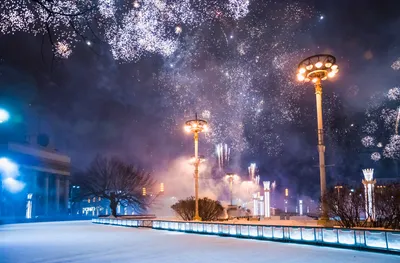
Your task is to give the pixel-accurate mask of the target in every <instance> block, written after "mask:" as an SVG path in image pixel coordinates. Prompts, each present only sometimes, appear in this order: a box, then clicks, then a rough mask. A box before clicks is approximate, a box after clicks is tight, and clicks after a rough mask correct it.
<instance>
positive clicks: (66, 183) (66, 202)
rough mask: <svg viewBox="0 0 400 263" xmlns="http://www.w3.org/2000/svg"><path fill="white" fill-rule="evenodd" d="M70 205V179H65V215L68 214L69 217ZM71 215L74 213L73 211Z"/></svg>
mask: <svg viewBox="0 0 400 263" xmlns="http://www.w3.org/2000/svg"><path fill="white" fill-rule="evenodd" d="M68 203H69V179H68V178H65V180H64V209H65V214H67V215H68ZM71 210H72V209H71ZM71 213H72V211H71Z"/></svg>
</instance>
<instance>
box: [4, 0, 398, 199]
mask: <svg viewBox="0 0 400 263" xmlns="http://www.w3.org/2000/svg"><path fill="white" fill-rule="evenodd" d="M16 2H19V1H12V0H6V1H4V3H1V4H0V7H1V9H0V10H1V11H0V14H2V17H3V18H4V21H5V20H7V19H9V18H10V17H8V16H5V15H4V14H9V13H10V9H12V8H11V5H10V3H16ZM25 2H31V1H25ZM95 2H96V1H95ZM99 2H100V1H99ZM124 2H128V4H127V3H125V4H122V3H124ZM131 2H133V1H116V8H117V9H116V10H118V12H119V13H118V12H117V13H118V14H114V15H115V16H116V17H118V18H120V19H119V20H118V22H120V26H121V27H122V28H124V30H125V31H122V32H123V33H126V32H127V31H128V29H126V28H127V26H126V27H124V23H125V22H126V21H127V20H123V19H122V17H123V16H124V11H125V14H126V12H127V11H129V10H130V11H131V12H142V13H141V16H140V18H137V19H139V20H140V19H141V20H140V21H141V22H140V23H143V21H142V20H146V19H147V20H150V19H153V20H152V23H156V22H157V23H158V24H157V26H154V25H153V24H146V23H143V24H144V25H145V26H147V27H148V28H145V32H144V33H143V32H142V31H135V32H134V33H132V32H130V34H129V33H126V34H127V35H123V34H121V32H120V33H117V34H116V35H119V36H121V35H123V36H124V37H128V38H130V39H129V40H128V41H127V42H123V41H122V40H121V43H117V44H116V43H114V42H112V41H110V38H109V39H107V40H105V39H106V38H107V35H106V34H105V33H104V28H105V27H111V26H110V25H109V24H107V23H108V22H107V20H101V19H97V20H91V27H92V28H93V31H94V32H95V33H96V34H93V32H89V31H88V30H86V31H85V30H82V32H83V33H82V35H83V36H76V37H75V38H70V37H69V36H66V37H65V35H62V34H59V32H60V31H61V32H62V31H63V30H64V29H63V27H61V29H58V30H59V31H56V32H57V33H55V35H56V36H54V37H53V39H52V41H53V47H52V43H51V41H49V37H48V35H47V34H44V36H43V32H44V31H40V32H39V34H38V35H36V36H34V34H33V31H34V30H33V29H31V28H29V29H27V28H23V30H18V28H17V29H15V28H14V29H15V31H16V32H14V33H13V34H11V31H12V30H11V29H10V28H7V26H4V25H3V26H2V27H0V29H1V30H0V86H1V93H0V96H1V97H0V99H1V100H0V103H1V104H2V106H3V107H6V108H8V109H9V110H10V111H11V113H12V114H13V118H12V121H11V123H9V124H7V125H8V128H9V129H13V131H14V133H13V134H14V136H15V137H18V136H17V135H18V134H20V135H21V136H22V135H23V134H25V133H26V134H37V133H38V132H39V133H46V134H49V136H50V138H51V143H52V145H53V146H54V147H55V148H57V149H59V150H60V151H63V152H66V153H68V154H69V155H70V156H71V158H72V162H73V166H74V167H77V168H81V167H85V166H86V165H87V164H88V163H89V162H90V160H91V159H92V158H93V157H94V156H95V155H96V154H98V153H99V154H103V155H110V156H111V155H116V156H120V157H121V158H124V159H126V160H129V161H132V162H135V163H137V164H140V165H141V166H143V167H146V168H148V169H151V170H153V171H155V172H156V173H157V171H159V170H163V169H166V167H168V165H169V164H170V163H171V162H173V160H175V159H176V158H179V157H182V156H190V155H191V154H192V137H191V136H190V135H187V134H185V133H184V131H183V129H182V126H183V124H184V121H185V120H187V119H189V118H193V117H194V114H195V112H198V114H199V116H200V117H203V118H206V119H207V120H208V121H209V123H210V129H211V130H212V132H210V134H207V135H205V136H204V135H202V136H201V137H200V151H201V153H202V154H204V155H206V156H207V157H208V159H209V160H214V159H215V153H214V152H215V145H216V144H217V143H226V144H228V146H229V147H230V148H231V161H230V168H229V169H231V170H234V171H236V172H238V173H240V174H241V175H244V174H246V171H247V166H248V165H249V163H250V162H256V163H257V166H258V167H259V172H260V175H261V177H262V178H265V179H267V178H268V179H272V180H274V179H276V180H278V182H279V183H278V185H289V182H290V183H293V184H294V185H297V190H298V191H299V192H300V193H305V194H313V193H316V192H318V189H319V183H318V177H319V175H318V168H317V167H316V166H317V165H318V155H317V148H316V143H317V138H316V136H317V135H316V113H315V96H314V90H313V87H312V85H311V84H301V83H298V82H297V81H296V68H297V64H298V63H299V62H300V61H301V60H302V59H304V58H305V57H307V56H310V55H314V54H317V53H330V54H332V55H334V56H335V57H336V58H337V64H338V65H339V68H340V71H339V74H338V77H337V78H335V79H334V80H332V81H325V82H324V83H323V84H324V105H323V107H324V108H323V110H324V118H325V119H324V124H325V131H326V133H327V135H326V145H327V152H326V155H327V164H333V165H334V166H330V167H329V168H327V173H328V183H329V184H334V183H336V182H341V181H346V180H356V181H359V180H360V178H361V169H362V168H368V167H367V166H371V167H375V168H376V169H377V176H378V177H395V176H396V174H395V166H394V161H393V159H396V158H397V159H398V158H399V153H400V149H399V147H400V145H399V142H398V141H397V142H395V143H394V145H395V146H396V145H397V147H398V148H393V147H392V148H391V150H392V151H394V152H391V154H392V156H391V157H384V155H383V151H384V148H385V146H386V145H387V144H389V143H390V138H391V137H392V136H393V135H394V134H395V132H394V130H395V118H393V111H396V108H397V107H398V106H399V105H400V103H399V99H400V95H399V94H397V93H396V92H398V93H400V91H399V90H398V89H397V90H396V89H393V88H395V87H400V69H399V68H400V12H399V10H400V2H399V1H395V0H392V1H389V0H388V1H376V0H375V1H372V0H351V1H348V0H329V1H328V0H327V1H305V0H304V1H287V0H282V1H266V0H265V1H256V0H250V1H249V2H250V4H249V6H248V12H247V9H246V8H244V9H243V10H241V11H243V12H242V13H240V12H239V13H235V12H233V11H232V10H235V9H234V8H231V9H230V7H232V6H229V5H228V4H229V1H197V4H196V5H194V6H193V7H192V8H193V10H194V11H195V12H196V14H197V16H193V17H190V16H188V15H187V13H185V12H188V11H187V10H186V9H183V8H182V9H183V11H182V14H175V13H174V14H173V13H172V11H168V10H174V9H173V8H172V7H171V5H172V4H173V3H176V4H177V5H178V6H179V3H181V2H185V3H186V2H190V1H149V3H148V4H147V6H146V4H144V1H142V2H143V3H141V2H140V1H139V2H137V1H135V2H133V3H131ZM150 2H154V3H158V4H159V3H160V2H167V3H166V4H165V3H164V5H163V7H159V6H158V7H149V6H150V5H151V4H150ZM230 2H233V3H241V4H242V5H245V7H246V6H247V5H246V4H245V2H246V1H240V0H237V1H230ZM137 3H139V5H138V6H136V7H135V4H137ZM182 6H183V5H182ZM185 7H187V6H186V5H185ZM151 8H158V10H164V11H163V15H162V16H158V17H157V16H156V17H155V14H153V13H154V12H150V11H151V10H152V9H151ZM163 8H164V9H163ZM16 10H17V9H16ZM121 10H122V11H121ZM185 10H186V11H185ZM146 12H148V13H147V14H146ZM157 12H158V11H157ZM160 12H161V11H160ZM176 13H178V12H176ZM133 14H134V13H133ZM172 14H173V15H174V16H176V17H173V15H172ZM134 15H135V14H134ZM3 18H2V19H3ZM135 19H136V18H135ZM95 21H97V22H95ZM129 21H132V19H130V20H129ZM133 23H134V22H131V24H133ZM111 25H114V24H111ZM37 26H38V25H37ZM40 26H42V27H43V24H40V23H39V26H38V27H39V28H40ZM65 30H66V31H68V29H65ZM136 30H138V29H136ZM157 30H160V31H162V34H161V36H162V37H161V38H158V39H157V37H159V36H160V35H156V34H158V33H157V32H158V31H157ZM21 31H23V32H21ZM44 33H46V32H44ZM57 34H58V35H57ZM135 34H137V35H135ZM151 34H155V35H156V37H155V39H156V40H154V39H152V38H151V37H152V35H151ZM62 37H65V39H66V42H63V43H67V44H68V45H69V48H70V49H71V51H72V52H71V54H68V55H66V53H63V54H62V55H61V56H60V54H59V53H57V47H58V48H59V46H57V43H59V42H60V43H61V42H62V41H63V40H62ZM121 39H122V37H121ZM132 39H133V40H132ZM58 41H59V42H58ZM88 41H90V42H88ZM124 41H125V40H124ZM141 41H143V42H146V41H148V42H147V43H145V44H144V45H143V44H142V42H141ZM150 41H152V42H150ZM88 43H89V44H88ZM113 45H114V46H113ZM170 49H171V50H170ZM58 51H59V49H58ZM66 56H68V57H67V58H66ZM396 61H398V62H397V64H396ZM391 89H392V90H391ZM390 90H391V93H390V92H389V91H390ZM388 92H389V94H392V96H391V97H390V96H389V97H388ZM385 110H386V111H385ZM385 114H386V115H387V116H386V115H385ZM382 115H384V116H382ZM371 121H373V122H375V123H376V124H377V127H378V128H376V129H372V130H371V129H367V128H366V125H368V124H371ZM365 136H371V137H372V139H373V140H374V142H373V143H372V144H371V145H369V147H365V144H364V145H363V143H362V141H361V140H362V138H364V137H365ZM397 140H398V138H397ZM378 141H379V142H382V144H383V147H382V148H380V147H378V146H377V143H378ZM396 143H397V144H396ZM373 152H378V153H379V154H380V155H381V157H382V159H381V160H379V161H373V160H371V154H372V153H373ZM208 164H209V165H213V164H214V163H213V161H209V162H208ZM311 182H315V183H311Z"/></svg>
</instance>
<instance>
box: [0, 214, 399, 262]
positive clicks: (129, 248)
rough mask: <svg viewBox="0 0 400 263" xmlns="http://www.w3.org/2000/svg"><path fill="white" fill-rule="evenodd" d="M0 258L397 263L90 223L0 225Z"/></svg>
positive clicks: (365, 255) (374, 256)
mask: <svg viewBox="0 0 400 263" xmlns="http://www.w3.org/2000/svg"><path fill="white" fill-rule="evenodd" d="M0 262H12V263H20V262H21V263H29V262H32V263H33V262H35V263H61V262H69V263H76V262H82V263H83V262H85V263H91V262H95V263H100V262H107V263H109V262H117V263H125V262H134V263H140V262H144V263H150V262H152V263H153V262H154V263H160V262H162V263H172V262H174V263H175V262H182V263H185V262H190V263H196V262H199V263H200V262H201V263H211V262H218V263H222V262H230V263H232V262H240V263H249V262H285V263H292V262H296V263H297V262H307V263H313V262H318V263H319V262H323V263H329V262H334V263H337V262H341V263H343V262H360V263H361V262H362V263H368V262H374V263H377V262H387V263H390V262H400V256H396V255H386V254H379V253H372V252H361V251H354V250H346V249H336V248H327V247H317V246H310V245H297V244H286V243H278V242H269V241H257V240H246V239H237V238H229V237H219V236H205V235H197V234H185V233H180V232H169V231H162V230H152V229H135V228H127V227H116V226H115V227H114V226H107V225H97V224H96V225H95V224H92V223H90V222H87V221H86V222H57V223H31V224H16V225H2V226H0Z"/></svg>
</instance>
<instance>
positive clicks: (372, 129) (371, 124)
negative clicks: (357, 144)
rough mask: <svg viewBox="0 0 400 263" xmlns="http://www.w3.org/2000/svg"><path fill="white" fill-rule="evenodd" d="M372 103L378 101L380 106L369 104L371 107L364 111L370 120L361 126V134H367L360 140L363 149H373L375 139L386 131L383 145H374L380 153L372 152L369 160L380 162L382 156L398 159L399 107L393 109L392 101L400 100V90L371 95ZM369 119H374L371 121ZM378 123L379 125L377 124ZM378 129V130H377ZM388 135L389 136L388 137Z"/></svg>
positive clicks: (399, 139)
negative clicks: (380, 150) (379, 149)
mask: <svg viewBox="0 0 400 263" xmlns="http://www.w3.org/2000/svg"><path fill="white" fill-rule="evenodd" d="M371 99H372V101H379V102H380V104H376V103H375V104H374V103H371V106H370V108H369V109H367V111H366V115H367V116H368V118H369V119H370V120H368V122H367V124H365V125H364V126H363V132H365V133H367V134H369V135H368V136H365V137H363V138H362V139H361V142H362V144H363V146H364V147H373V146H374V145H375V140H376V139H375V138H376V137H377V136H379V137H382V132H383V131H384V130H386V135H385V136H384V137H386V138H381V139H383V140H384V143H382V142H379V143H377V144H376V146H377V147H378V148H382V153H380V152H374V153H372V154H371V159H372V160H374V161H379V160H381V158H382V156H383V157H385V158H390V159H399V158H400V136H399V134H398V132H399V122H400V107H399V106H396V109H393V106H392V105H393V101H399V100H400V89H399V88H398V87H395V88H392V89H389V90H388V91H387V92H386V93H382V94H380V95H379V94H378V95H373V96H372V97H371ZM371 118H376V121H375V120H371ZM378 123H380V124H378ZM379 128H380V129H379ZM389 134H390V135H389Z"/></svg>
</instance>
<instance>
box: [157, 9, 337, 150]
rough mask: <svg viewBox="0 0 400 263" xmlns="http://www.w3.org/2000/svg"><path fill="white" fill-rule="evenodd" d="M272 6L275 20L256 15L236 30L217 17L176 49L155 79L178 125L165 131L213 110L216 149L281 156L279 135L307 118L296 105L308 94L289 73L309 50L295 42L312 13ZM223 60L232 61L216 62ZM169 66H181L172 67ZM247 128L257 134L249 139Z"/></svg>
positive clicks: (224, 15)
mask: <svg viewBox="0 0 400 263" xmlns="http://www.w3.org/2000/svg"><path fill="white" fill-rule="evenodd" d="M263 4H264V3H263ZM268 5H271V7H270V9H271V15H270V16H268V17H267V18H266V19H265V21H259V20H253V18H252V17H251V11H250V12H249V14H248V15H247V17H246V19H245V20H241V21H240V22H239V23H238V24H235V25H234V26H232V25H231V23H227V22H225V21H226V20H227V19H228V18H229V16H230V13H228V14H227V13H226V12H225V11H218V12H217V14H218V16H217V18H216V20H217V21H216V23H217V24H215V23H214V24H210V25H209V24H204V25H203V26H202V28H201V29H199V31H198V33H196V34H193V35H192V36H191V41H190V42H188V43H186V45H185V46H184V47H183V48H181V49H179V51H177V53H179V55H177V54H173V55H172V56H171V58H170V59H169V60H168V61H167V62H166V65H168V66H166V67H165V68H166V70H165V72H163V73H162V74H161V75H159V76H157V77H156V78H157V81H158V83H159V87H160V90H162V92H164V93H165V94H166V95H167V101H168V103H169V105H171V106H172V105H173V109H174V117H173V119H174V121H173V122H169V123H168V124H167V125H171V126H172V128H173V127H176V126H177V125H179V123H180V122H182V121H184V119H183V116H182V115H183V113H185V112H191V113H193V112H202V111H205V110H207V111H208V112H210V113H211V117H210V118H209V120H208V121H209V123H210V127H212V128H211V130H210V133H209V134H208V136H207V139H208V141H209V142H210V143H211V144H213V145H215V144H218V143H220V142H221V141H229V146H230V148H231V150H234V151H235V152H238V153H240V152H243V151H244V150H249V151H258V150H262V151H264V152H266V153H267V154H268V155H271V156H276V155H279V154H280V153H281V151H282V146H283V142H284V140H285V138H284V137H283V136H282V134H281V132H280V131H281V129H282V128H281V127H282V125H287V124H288V123H294V122H300V121H301V120H302V119H304V118H301V117H302V116H301V114H303V112H304V111H301V107H300V106H299V105H298V102H299V101H300V100H301V99H302V95H303V94H304V93H305V92H306V89H305V88H303V87H299V86H297V85H298V84H296V83H295V82H294V81H293V80H292V79H290V78H288V75H287V72H290V71H292V70H293V65H295V64H297V63H298V61H300V60H301V59H302V58H303V56H304V52H307V50H304V49H301V48H299V47H298V46H297V45H296V43H295V42H294V41H293V39H295V36H296V34H297V33H298V31H297V26H298V25H299V24H300V23H301V22H302V21H303V20H306V19H308V18H309V17H310V16H312V14H313V13H314V12H313V11H312V10H310V9H309V8H308V7H307V6H303V7H302V6H300V5H299V4H292V3H289V4H285V3H279V4H276V6H274V5H275V4H274V3H268ZM255 7H256V8H257V5H256V6H255ZM282 14H284V16H282ZM227 17H228V18H227ZM221 21H224V22H223V23H222V22H221ZM220 27H222V29H221V30H220ZM202 30H204V31H205V32H207V35H208V36H213V38H212V41H211V40H210V39H209V38H205V37H204V36H203V34H202ZM228 30H229V31H231V32H232V34H234V35H235V37H234V38H232V40H229V39H227V37H226V36H225V35H226V33H225V31H228ZM224 34H225V35H224ZM214 36H218V37H219V38H215V37H214ZM227 41H229V45H226V43H227ZM210 50H213V51H212V52H211V51H210ZM217 54H218V55H217ZM221 55H223V56H225V57H227V58H228V59H226V60H224V61H221V60H216V59H214V58H215V56H221ZM170 61H173V63H171V62H170ZM169 64H174V65H179V66H176V67H175V66H174V67H173V69H171V67H169ZM265 83H271V85H268V86H266V85H265ZM277 87H279V88H277ZM331 106H332V107H334V103H332V105H331ZM329 114H330V113H329ZM249 125H250V126H251V127H252V128H251V129H252V133H251V134H248V135H245V127H248V126H249ZM249 140H252V141H257V143H256V144H257V145H256V147H249V146H250V145H249Z"/></svg>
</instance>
